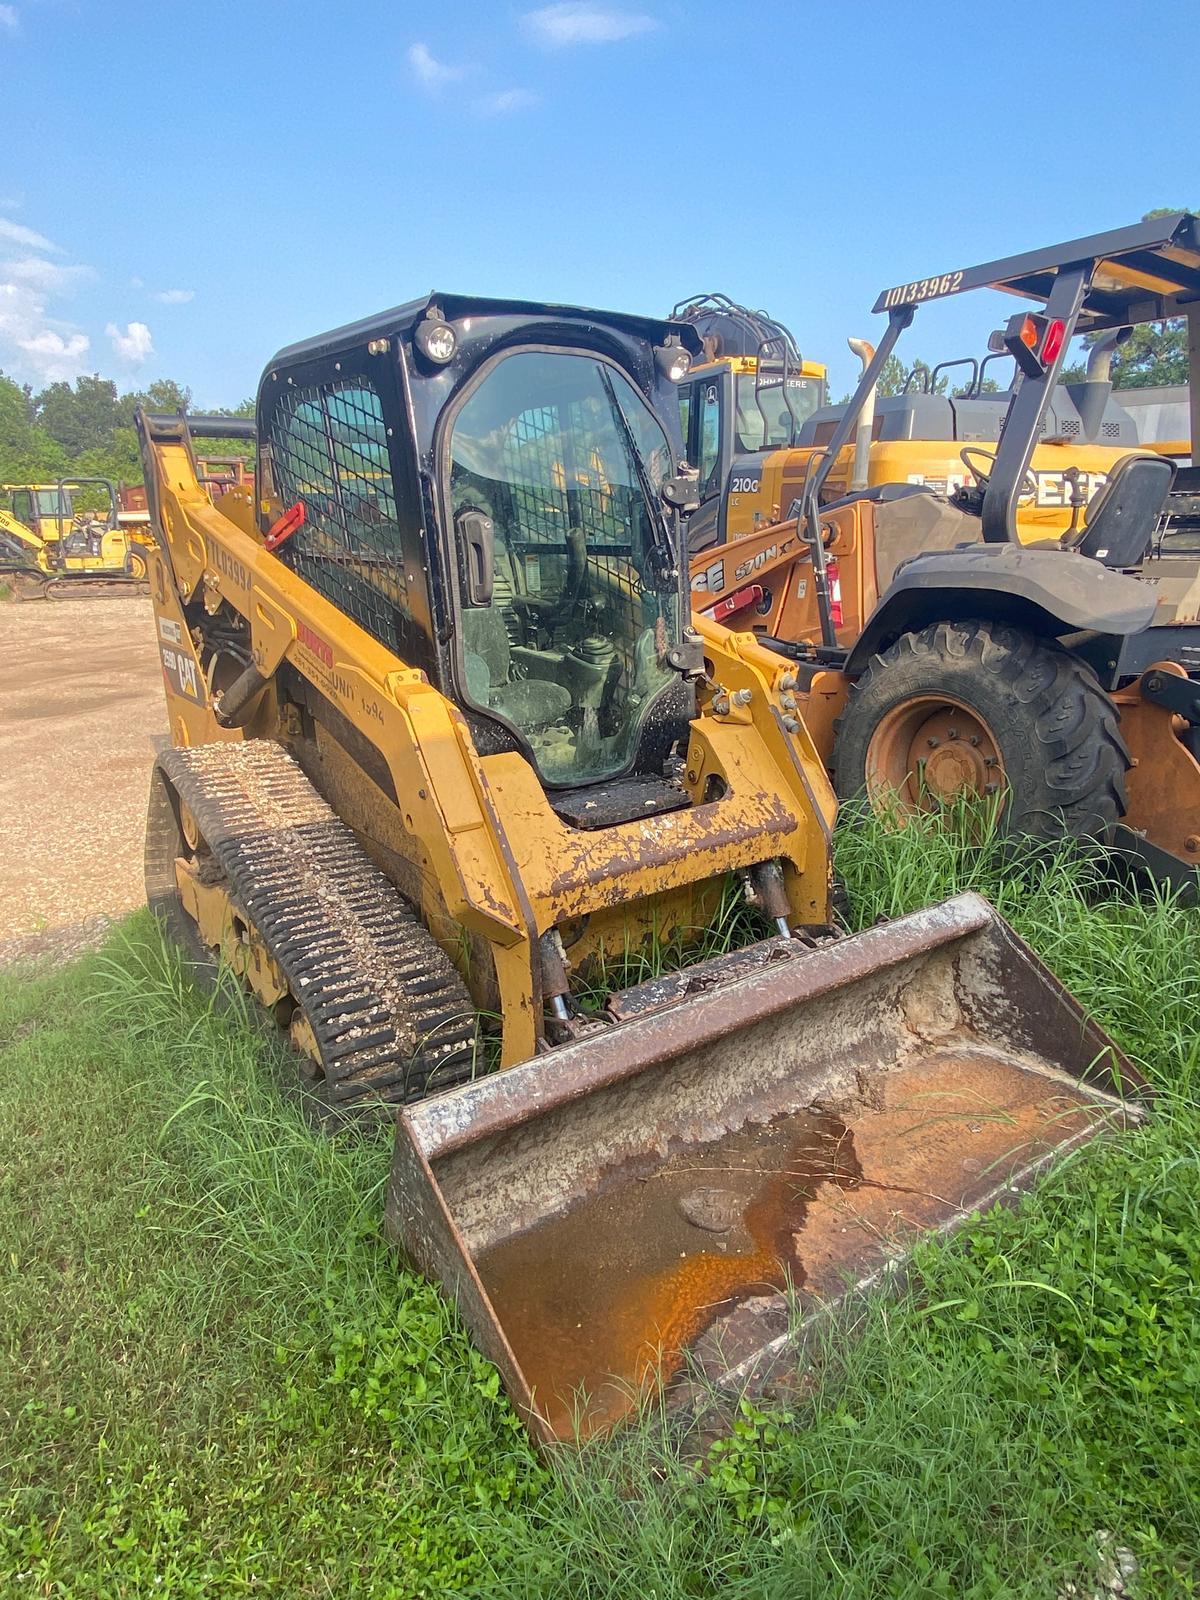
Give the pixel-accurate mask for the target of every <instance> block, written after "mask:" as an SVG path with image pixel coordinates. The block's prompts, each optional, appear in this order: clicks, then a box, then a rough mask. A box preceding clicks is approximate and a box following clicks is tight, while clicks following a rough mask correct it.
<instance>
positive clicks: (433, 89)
mask: <svg viewBox="0 0 1200 1600" xmlns="http://www.w3.org/2000/svg"><path fill="white" fill-rule="evenodd" d="M408 64H409V66H410V68H411V69H412V73H413V76H414V77H415V78H416V80H417V82H418V83H419V84H420V85H421V87H422V88H423V89H428V90H429V92H430V93H431V94H437V93H438V91H439V90H441V89H444V88H445V87H446V85H447V84H448V83H457V82H458V81H459V80H460V79H461V78H465V77H466V75H467V73H468V72H469V71H470V68H469V67H465V66H458V67H452V66H449V65H448V64H447V63H446V62H444V61H439V60H438V59H437V57H436V56H435V55H434V54H433V52H432V51H431V50H430V48H429V46H428V45H426V44H420V43H418V44H410V45H409V47H408Z"/></svg>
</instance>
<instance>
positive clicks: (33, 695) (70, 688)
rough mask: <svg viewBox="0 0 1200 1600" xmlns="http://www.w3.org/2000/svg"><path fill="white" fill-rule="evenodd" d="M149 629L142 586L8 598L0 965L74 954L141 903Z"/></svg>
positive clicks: (1, 740)
mask: <svg viewBox="0 0 1200 1600" xmlns="http://www.w3.org/2000/svg"><path fill="white" fill-rule="evenodd" d="M153 630H154V622H153V613H152V611H151V608H150V602H149V600H148V599H144V598H142V597H140V596H137V597H135V596H131V595H117V596H105V597H101V596H95V595H93V596H90V597H88V598H82V597H81V598H78V599H69V600H44V601H43V600H39V601H26V602H22V603H19V604H18V603H15V602H11V601H9V602H0V966H6V965H11V964H13V963H14V962H15V961H18V960H22V959H24V958H25V957H27V956H36V955H41V954H49V955H57V956H68V955H72V954H74V953H75V951H76V950H78V949H83V948H86V947H87V946H88V945H90V944H93V943H95V942H96V941H97V939H98V937H99V936H100V935H101V934H102V932H103V930H104V928H105V927H106V926H107V924H108V922H109V921H110V920H111V919H112V918H114V917H119V916H121V915H123V914H124V913H125V912H127V911H130V910H132V909H133V908H134V907H135V906H139V905H141V904H143V902H144V898H145V896H144V892H143V888H142V839H143V833H144V827H145V815H146V796H147V793H148V791H149V781H150V765H151V761H152V760H153V753H154V752H153V745H152V740H153V739H155V738H157V737H159V736H160V735H163V734H165V733H166V729H167V719H166V706H165V702H164V700H163V691H162V674H161V669H160V667H159V658H158V651H157V650H156V648H155V643H154V631H153Z"/></svg>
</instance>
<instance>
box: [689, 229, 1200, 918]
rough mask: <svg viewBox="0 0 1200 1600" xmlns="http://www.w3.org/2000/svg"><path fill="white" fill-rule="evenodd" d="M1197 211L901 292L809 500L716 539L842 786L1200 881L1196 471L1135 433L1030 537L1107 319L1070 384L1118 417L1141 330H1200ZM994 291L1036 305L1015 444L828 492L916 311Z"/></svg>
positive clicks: (1023, 360)
mask: <svg viewBox="0 0 1200 1600" xmlns="http://www.w3.org/2000/svg"><path fill="white" fill-rule="evenodd" d="M1198 229H1200V223H1198V222H1197V219H1196V218H1195V217H1193V216H1191V215H1189V214H1187V213H1180V214H1177V215H1173V216H1168V217H1162V218H1154V219H1151V220H1150V221H1147V222H1141V223H1137V224H1134V225H1133V226H1132V227H1129V228H1123V229H1118V230H1115V231H1114V232H1112V233H1107V234H1099V235H1095V236H1093V237H1091V238H1088V239H1079V240H1073V241H1070V242H1069V243H1067V244H1063V245H1057V246H1052V247H1048V248H1046V249H1042V250H1035V251H1030V252H1028V253H1027V254H1026V255H1023V256H1016V257H1012V258H1011V259H1009V260H1005V261H997V262H989V263H986V264H985V265H983V266H980V267H976V268H971V269H962V270H959V269H955V271H953V272H947V273H942V274H938V275H936V276H931V277H929V278H927V279H923V280H919V281H917V282H915V283H909V284H902V285H899V286H897V287H894V288H891V289H887V290H885V291H883V293H882V294H881V295H880V296H879V298H878V300H877V302H876V306H875V309H876V311H881V312H885V313H886V315H887V319H888V320H887V327H886V329H885V332H884V334H883V336H882V338H881V339H880V341H879V344H878V347H877V348H875V349H873V350H872V348H871V347H870V346H866V347H865V353H868V352H869V354H868V359H867V362H866V365H865V368H864V371H863V375H862V379H861V381H860V383H859V386H858V388H857V390H856V392H855V394H854V395H853V397H852V398H851V400H850V402H849V403H848V404H847V405H846V406H845V407H844V408H843V409H842V412H841V414H840V418H839V420H838V421H837V425H836V428H835V429H834V431H833V434H832V436H831V437H830V439H829V442H828V445H827V448H826V449H825V451H824V453H822V454H820V455H819V456H815V457H814V458H813V459H812V460H811V462H810V470H809V471H808V473H807V476H806V477H805V478H804V479H803V480H802V481H800V482H799V483H798V484H797V491H798V492H797V495H796V497H795V499H794V500H793V501H792V503H791V505H790V506H789V511H790V513H791V514H790V515H789V516H788V517H785V518H784V519H782V520H781V521H778V522H775V523H767V524H765V525H762V526H760V527H758V528H756V529H755V530H754V531H753V533H751V534H748V535H746V536H744V537H742V538H738V539H729V540H727V541H725V542H724V543H723V544H721V545H718V546H716V547H714V548H712V549H709V550H705V551H703V552H701V553H700V554H698V555H695V556H693V558H692V562H691V570H692V588H693V603H694V605H695V606H696V609H697V611H698V612H699V614H700V615H702V616H711V617H714V618H718V619H720V620H721V621H722V622H724V623H725V624H727V625H728V626H730V627H732V628H738V629H741V628H748V629H749V630H750V631H752V632H753V633H755V634H756V635H757V636H758V637H760V638H761V639H762V640H763V641H764V642H773V647H775V648H778V649H779V650H780V651H781V652H783V653H784V654H787V655H788V656H789V657H790V658H791V659H793V660H794V661H795V662H796V663H797V671H798V676H799V678H800V693H801V695H802V705H803V708H804V710H805V714H806V718H807V721H808V724H809V727H810V731H811V732H812V733H813V736H814V738H815V739H816V741H817V744H818V747H819V748H820V749H821V751H822V753H823V754H824V756H825V758H826V760H827V762H828V765H829V768H830V771H831V772H832V773H833V775H834V778H835V783H836V787H837V789H838V791H839V794H841V795H842V796H843V797H847V796H849V795H851V794H854V793H857V792H859V791H861V790H863V789H865V790H866V791H867V792H868V794H869V795H870V796H871V797H872V799H873V801H874V802H875V803H876V804H877V806H879V807H881V808H891V807H894V806H896V805H899V806H900V808H901V809H902V810H903V809H904V808H908V807H921V808H935V807H937V806H940V805H942V804H944V803H945V802H946V801H947V800H950V799H952V798H953V797H954V796H956V795H958V794H960V793H962V792H964V791H965V792H972V793H977V794H981V795H984V796H988V797H991V796H994V797H995V799H996V804H997V805H998V806H1000V807H1002V818H1001V820H1002V823H1003V825H1004V826H1006V827H1008V828H1010V829H1011V830H1013V831H1016V832H1020V833H1025V834H1029V835H1032V836H1034V837H1039V838H1049V837H1057V836H1060V835H1062V834H1064V833H1066V834H1068V835H1071V836H1076V837H1081V838H1085V839H1098V840H1100V841H1102V842H1104V843H1106V844H1111V843H1116V844H1118V845H1119V846H1120V847H1121V849H1122V850H1123V851H1124V852H1126V853H1127V854H1130V855H1132V856H1133V857H1135V858H1136V859H1137V861H1138V862H1139V863H1140V864H1141V865H1143V866H1146V867H1149V868H1150V870H1152V871H1153V872H1154V874H1155V875H1156V876H1158V877H1160V878H1162V879H1165V880H1166V881H1168V882H1170V883H1174V884H1177V885H1187V886H1189V887H1192V886H1194V882H1195V866H1196V860H1197V850H1198V847H1197V840H1198V839H1200V766H1198V765H1197V761H1196V757H1197V755H1198V754H1200V742H1198V739H1197V734H1198V730H1200V702H1198V701H1197V689H1198V688H1200V684H1198V683H1197V678H1198V676H1200V626H1198V619H1200V533H1198V531H1197V530H1198V529H1200V516H1198V515H1197V511H1196V506H1197V502H1198V500H1200V496H1198V494H1197V488H1196V485H1194V484H1193V483H1192V482H1191V480H1192V478H1193V477H1194V476H1195V472H1194V469H1190V468H1184V469H1180V470H1178V471H1177V470H1176V467H1175V465H1174V463H1172V462H1170V461H1168V460H1166V459H1164V458H1163V457H1162V456H1161V455H1157V454H1155V453H1153V452H1150V451H1145V450H1138V449H1131V450H1124V451H1120V452H1118V456H1117V459H1116V460H1115V462H1113V463H1112V464H1111V465H1110V466H1109V467H1108V468H1107V471H1106V475H1105V481H1104V482H1103V484H1102V485H1101V486H1100V487H1099V488H1098V489H1096V490H1095V492H1094V493H1092V494H1091V495H1090V497H1088V496H1086V495H1084V494H1083V493H1082V487H1081V492H1080V494H1079V496H1078V497H1077V498H1078V504H1077V505H1075V506H1074V508H1073V510H1072V516H1071V520H1070V524H1069V525H1068V526H1067V527H1066V528H1064V530H1063V531H1062V533H1061V534H1060V535H1059V536H1058V537H1057V538H1053V539H1040V540H1030V539H1028V537H1025V538H1024V542H1022V537H1023V536H1022V531H1021V529H1020V526H1019V523H1020V518H1021V515H1022V507H1023V506H1024V505H1025V504H1026V502H1027V500H1028V497H1029V496H1030V494H1031V493H1032V489H1031V483H1030V476H1029V473H1030V463H1031V461H1033V460H1035V459H1036V452H1037V451H1038V449H1039V448H1041V444H1040V441H1043V440H1044V438H1045V435H1046V428H1047V418H1048V417H1049V416H1051V415H1052V412H1053V407H1054V405H1055V404H1056V403H1057V402H1056V396H1058V395H1060V394H1061V393H1062V389H1061V386H1060V385H1059V382H1058V379H1059V374H1060V372H1061V369H1062V364H1063V361H1064V358H1065V355H1066V352H1067V349H1068V347H1069V345H1070V342H1071V339H1072V338H1073V337H1074V336H1075V335H1076V334H1082V333H1086V334H1089V335H1092V336H1093V338H1094V343H1093V345H1092V350H1093V355H1094V353H1095V351H1096V350H1100V351H1101V352H1102V353H1103V354H1104V356H1105V360H1103V361H1096V360H1094V359H1093V360H1092V361H1091V363H1090V371H1091V376H1090V377H1089V378H1088V379H1087V380H1086V381H1085V382H1084V383H1081V384H1077V385H1072V386H1070V389H1069V392H1070V394H1071V397H1072V402H1073V404H1074V405H1075V407H1076V409H1077V412H1078V414H1079V416H1080V417H1081V418H1083V419H1084V420H1085V421H1086V420H1087V419H1088V418H1091V419H1092V421H1091V423H1090V424H1089V426H1092V424H1095V425H1096V426H1099V419H1102V418H1103V417H1104V416H1105V415H1107V411H1106V407H1107V406H1108V404H1109V400H1110V397H1111V393H1112V368H1111V359H1115V360H1116V361H1117V362H1119V359H1120V349H1121V344H1122V342H1123V336H1124V331H1125V330H1126V329H1128V328H1130V327H1132V326H1136V325H1138V324H1139V323H1141V322H1145V321H1150V320H1157V319H1160V318H1172V317H1179V318H1185V317H1186V318H1189V319H1190V321H1191V323H1192V324H1195V327H1194V330H1193V332H1194V337H1193V341H1192V343H1193V347H1194V346H1195V344H1196V341H1197V339H1198V338H1200V323H1197V315H1198V313H1197V301H1196V298H1195V294H1196V290H1197V288H1198V287H1200V231H1198ZM980 289H990V290H993V291H998V292H1000V293H1002V294H1004V295H1006V296H1008V297H1014V298H1016V299H1018V300H1023V301H1025V302H1026V306H1025V309H1021V310H1018V311H1016V312H1015V314H1013V315H1011V316H1008V317H1007V318H1006V320H1005V322H1004V325H1003V326H1002V327H1001V328H1000V329H999V331H998V332H997V333H996V334H995V335H994V336H993V340H992V347H993V349H994V351H995V352H996V353H997V354H1005V355H1007V356H1011V357H1012V359H1013V364H1014V366H1015V367H1016V370H1017V378H1016V380H1015V382H1014V385H1013V387H1012V389H1011V391H1010V392H1009V394H1008V395H1007V396H1006V397H1005V404H1004V414H1003V425H1002V427H1001V428H1000V429H999V430H998V439H997V440H996V441H995V443H994V444H991V445H989V446H987V447H986V448H985V447H982V446H978V445H968V446H964V448H963V450H962V461H963V467H964V471H965V473H966V474H967V476H968V478H969V482H968V483H967V484H966V485H965V486H964V487H962V488H960V490H959V491H958V492H956V493H955V494H953V495H951V496H950V497H949V498H947V497H946V496H945V495H939V494H934V493H932V492H931V491H930V490H929V489H928V487H921V486H918V485H913V484H909V483H906V482H893V483H885V484H875V485H872V486H871V487H869V488H865V489H862V490H860V491H858V492H856V493H853V494H849V495H843V496H840V497H837V498H834V499H832V500H830V499H828V498H827V484H828V482H829V481H830V478H831V475H832V474H834V472H835V470H838V463H839V462H841V461H843V460H844V458H845V453H846V452H847V451H848V450H850V449H852V448H853V446H854V441H855V440H856V439H859V440H860V441H861V438H862V435H863V420H864V418H869V417H870V416H871V414H872V412H873V409H874V406H875V385H876V383H877V381H878V378H879V375H880V373H881V372H882V370H883V366H884V363H885V362H886V361H887V360H888V358H889V357H890V356H891V354H892V352H893V350H894V349H895V347H896V344H897V341H898V340H899V339H900V337H901V335H902V334H903V333H904V331H905V330H906V329H907V328H908V327H909V326H910V325H911V323H912V322H913V320H914V318H915V316H916V315H917V313H918V311H921V313H922V315H926V314H927V313H926V312H925V310H924V308H925V307H926V305H927V304H928V303H936V302H937V301H939V300H941V299H944V298H946V297H948V296H958V295H961V294H964V293H967V292H971V291H976V290H980ZM1114 353H1115V355H1114ZM1195 403H1196V401H1195V396H1194V395H1193V404H1195ZM1093 431H1094V428H1093ZM869 432H870V430H869V429H868V430H867V433H868V436H869ZM1080 486H1082V479H1080Z"/></svg>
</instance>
